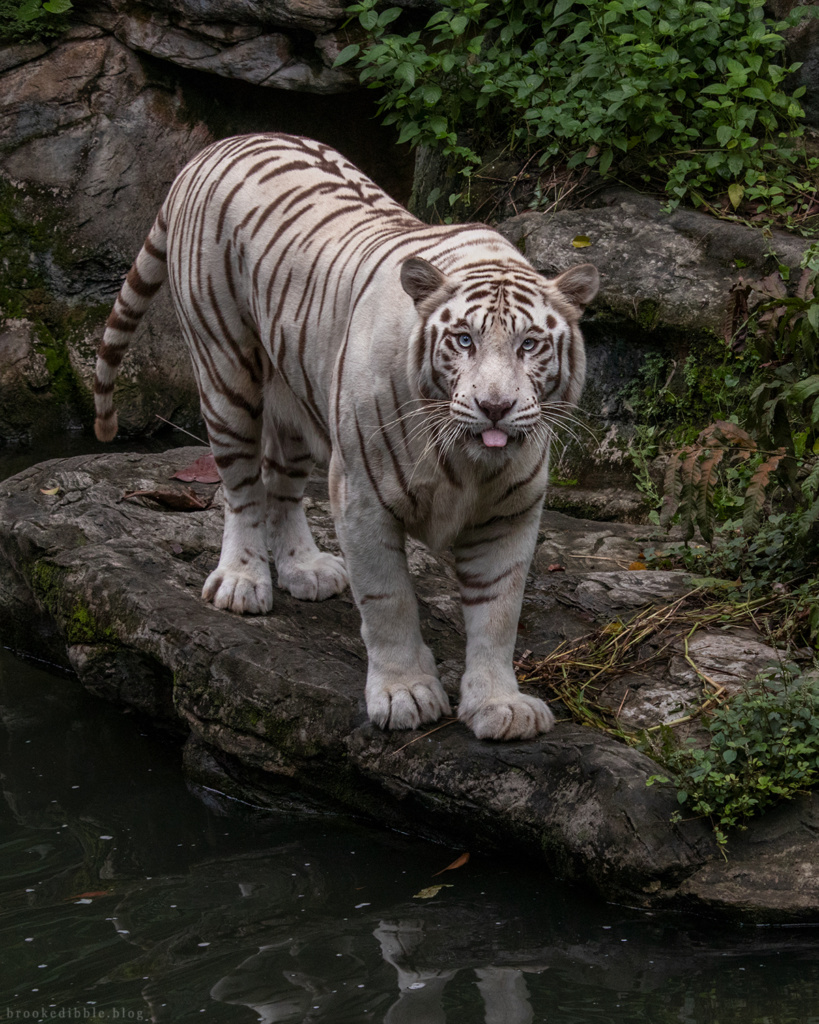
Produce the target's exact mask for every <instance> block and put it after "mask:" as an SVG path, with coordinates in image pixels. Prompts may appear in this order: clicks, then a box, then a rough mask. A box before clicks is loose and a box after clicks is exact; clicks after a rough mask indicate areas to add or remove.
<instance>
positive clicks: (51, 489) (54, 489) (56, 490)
mask: <svg viewBox="0 0 819 1024" xmlns="http://www.w3.org/2000/svg"><path fill="white" fill-rule="evenodd" d="M59 493H60V488H59V487H41V488H40V494H59Z"/></svg>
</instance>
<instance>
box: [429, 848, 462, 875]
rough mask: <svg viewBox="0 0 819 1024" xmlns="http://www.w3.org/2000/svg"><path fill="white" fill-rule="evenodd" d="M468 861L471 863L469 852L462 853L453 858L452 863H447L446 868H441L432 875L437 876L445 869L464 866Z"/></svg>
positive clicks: (449, 869)
mask: <svg viewBox="0 0 819 1024" xmlns="http://www.w3.org/2000/svg"><path fill="white" fill-rule="evenodd" d="M467 863H469V854H468V853H462V854H461V856H460V857H458V858H456V859H455V860H453V862H452V863H451V864H447V866H446V867H445V868H441V870H440V871H436V872H435V874H434V875H433V876H432V877H433V878H437V877H438V875H442V874H443V873H444V872H445V871H454V870H455V868H462V867H463V866H464V864H467Z"/></svg>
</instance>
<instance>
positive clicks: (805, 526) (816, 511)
mask: <svg viewBox="0 0 819 1024" xmlns="http://www.w3.org/2000/svg"><path fill="white" fill-rule="evenodd" d="M817 519H819V498H815V499H814V500H813V502H812V504H811V506H810V508H806V509H805V511H804V512H803V513H802V514H801V515H800V517H799V521H798V522H797V524H796V529H797V531H798V533H799V535H800V536H801V537H806V536H807V535H808V534H809V533H810V531H811V528H812V527H813V525H814V523H815V522H816V520H817Z"/></svg>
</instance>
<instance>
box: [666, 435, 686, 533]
mask: <svg viewBox="0 0 819 1024" xmlns="http://www.w3.org/2000/svg"><path fill="white" fill-rule="evenodd" d="M687 450H688V449H686V448H683V449H681V450H680V451H677V452H672V453H671V457H670V458H669V460H668V465H667V466H666V467H665V477H664V479H663V503H662V506H661V508H660V526H662V527H663V529H666V530H667V529H668V527H669V526H670V525H671V520H672V519H673V518H674V513H675V512H676V511H677V508H678V507H679V504H680V495H681V494H682V479H681V477H680V468H681V467H680V461H681V459H682V458H683V456H684V455H685V452H686V451H687Z"/></svg>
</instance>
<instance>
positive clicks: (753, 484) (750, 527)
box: [742, 448, 786, 537]
mask: <svg viewBox="0 0 819 1024" xmlns="http://www.w3.org/2000/svg"><path fill="white" fill-rule="evenodd" d="M785 455H786V452H785V449H784V448H780V449H779V450H778V451H777V453H776V454H775V455H771V456H769V457H768V458H767V459H765V461H764V462H762V463H760V464H759V466H757V468H756V470H755V471H754V475H753V476H752V477H751V480H750V483H749V484H748V490H747V491H746V492H745V504H744V505H743V508H742V528H743V530H744V531H745V535H746V536H748V537H750V536H752V535H753V534H755V533H756V532H757V530H758V529H759V526H760V523H761V521H762V507H763V505H764V504H765V491H766V489H767V487H768V484H769V482H770V479H771V473H773V472H775V470H776V469H777V468H778V466H779V463H780V462H781V461H782V460H783V459H784V458H785Z"/></svg>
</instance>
